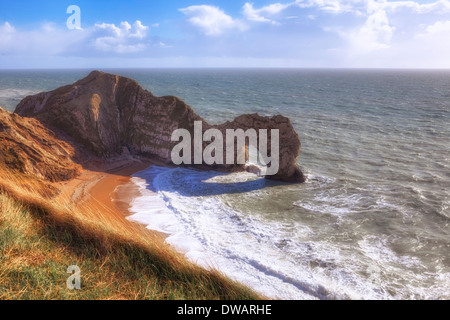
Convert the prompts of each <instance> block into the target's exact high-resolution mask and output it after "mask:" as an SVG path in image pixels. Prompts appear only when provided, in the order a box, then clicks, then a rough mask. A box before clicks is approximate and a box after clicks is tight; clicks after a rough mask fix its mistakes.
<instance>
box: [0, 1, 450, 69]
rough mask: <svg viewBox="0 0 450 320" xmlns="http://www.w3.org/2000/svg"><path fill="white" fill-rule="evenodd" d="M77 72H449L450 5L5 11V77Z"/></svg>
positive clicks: (0, 36) (189, 4) (1, 64)
mask: <svg viewBox="0 0 450 320" xmlns="http://www.w3.org/2000/svg"><path fill="white" fill-rule="evenodd" d="M70 5H77V6H78V7H79V8H80V11H81V17H80V18H81V19H80V22H81V25H80V26H81V27H80V28H78V29H69V28H68V27H67V23H66V22H67V19H68V18H69V17H70V16H71V15H70V14H68V13H67V12H66V11H67V8H68V7H69V6H70ZM77 67H78V68H109V67H114V68H117V67H122V68H127V67H307V68H314V67H324V68H328V67H335V68H352V67H355V68H450V0H426V1H420V0H407V1H386V0H383V1H378V0H343V1H338V0H287V1H283V0H280V1H276V0H274V1H270V0H269V1H266V0H264V1H256V0H254V1H251V2H250V1H245V0H244V1H241V0H221V1H219V0H216V1H206V0H205V1H202V0H198V1H197V0H190V1H185V0H176V1H144V0H128V1H117V0H107V1H99V0H96V1H93V0H91V1H85V0H84V1H83V0H71V1H63V0H55V1H43V2H38V1H31V0H21V1H1V2H0V68H77Z"/></svg>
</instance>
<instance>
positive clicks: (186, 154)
mask: <svg viewBox="0 0 450 320" xmlns="http://www.w3.org/2000/svg"><path fill="white" fill-rule="evenodd" d="M267 133H268V130H267V129H259V131H258V132H257V131H256V130H255V129H253V128H250V129H247V130H246V131H244V130H243V129H226V137H225V148H224V137H223V134H222V132H221V131H220V130H219V129H214V128H212V129H208V130H206V131H205V132H204V133H203V125H202V121H194V137H193V139H192V135H191V133H190V132H189V131H188V130H187V129H176V130H174V131H173V133H172V136H171V141H172V142H179V143H178V144H177V145H175V146H174V147H173V149H172V152H171V158H172V162H173V163H174V164H175V165H180V164H186V165H191V164H192V149H193V150H194V157H193V158H194V159H193V160H194V164H203V163H205V164H207V165H213V164H218V165H223V164H224V162H225V163H226V164H227V165H234V164H241V165H243V164H245V163H246V160H247V158H248V162H249V163H252V164H258V165H260V166H263V167H265V173H264V174H265V175H275V174H277V173H278V169H279V166H280V159H279V158H280V142H279V140H280V138H279V136H280V133H279V129H271V130H270V140H271V141H270V142H271V143H270V149H269V147H268V136H267ZM180 139H181V142H180ZM247 139H248V142H249V143H248V145H247V144H246V141H247ZM192 140H193V141H192ZM203 142H210V144H209V145H207V146H206V147H205V148H204V149H203ZM235 142H236V143H235ZM249 148H250V149H252V151H253V152H248V151H249ZM224 150H225V159H224ZM235 150H237V152H236V153H237V155H236V156H235ZM269 151H270V156H269ZM224 160H225V161H224ZM235 160H236V163H235ZM269 164H270V165H269Z"/></svg>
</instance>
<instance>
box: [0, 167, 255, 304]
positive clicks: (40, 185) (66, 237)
mask: <svg viewBox="0 0 450 320" xmlns="http://www.w3.org/2000/svg"><path fill="white" fill-rule="evenodd" d="M0 177H1V178H0V299H188V300H191V299H258V298H260V297H259V296H258V295H257V294H255V293H254V292H253V291H251V290H250V289H248V288H246V287H244V286H242V285H240V284H238V283H236V282H233V281H231V280H230V279H228V278H226V277H225V276H223V275H222V274H220V273H219V272H217V271H214V270H212V271H208V270H205V269H203V268H200V267H198V266H196V265H194V264H192V263H190V262H188V261H187V260H186V259H185V258H184V257H183V256H182V255H180V254H178V253H176V252H174V251H173V250H172V249H171V248H170V247H169V246H167V245H165V244H164V243H163V242H162V241H161V240H160V239H158V238H157V237H156V236H155V237H154V238H152V237H151V236H149V233H148V232H147V231H146V230H145V229H144V228H143V227H140V226H138V225H133V224H123V223H120V222H119V221H118V220H117V219H111V218H110V217H108V214H111V212H108V209H107V208H105V210H97V209H94V208H90V207H89V206H83V207H81V208H80V207H78V206H76V205H75V204H74V203H73V202H71V200H69V199H66V200H61V199H59V198H54V197H53V196H54V194H55V189H54V187H51V186H50V185H48V184H47V183H46V182H45V181H39V180H35V179H31V178H29V177H26V176H23V175H20V174H17V173H13V172H11V171H8V170H6V169H4V168H1V167H0ZM54 199H58V201H56V200H54ZM97 208H98V206H97ZM70 265H78V266H79V267H80V269H81V278H82V287H81V290H74V291H71V290H68V289H67V288H66V280H67V278H68V277H69V276H70V275H69V274H67V273H66V270H67V268H68V266H70Z"/></svg>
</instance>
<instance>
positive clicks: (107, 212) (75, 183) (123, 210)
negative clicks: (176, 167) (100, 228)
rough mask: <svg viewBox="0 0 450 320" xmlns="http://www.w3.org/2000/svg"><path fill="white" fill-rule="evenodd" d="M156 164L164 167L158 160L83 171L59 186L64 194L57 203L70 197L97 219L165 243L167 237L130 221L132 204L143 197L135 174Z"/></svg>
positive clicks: (120, 163)
mask: <svg viewBox="0 0 450 320" xmlns="http://www.w3.org/2000/svg"><path fill="white" fill-rule="evenodd" d="M155 164H158V165H161V163H158V162H156V161H150V160H146V161H139V160H135V159H133V160H131V161H130V160H124V161H119V162H118V164H117V165H116V166H114V167H112V168H107V169H105V168H99V170H98V171H97V170H92V169H83V170H82V171H81V174H80V175H79V176H78V177H76V178H74V179H72V180H70V181H66V182H64V183H62V184H59V187H60V189H61V193H60V194H59V195H58V196H57V197H56V198H55V200H56V201H58V200H59V201H61V200H64V199H67V198H70V199H71V202H73V204H74V205H75V206H77V207H79V208H83V207H85V206H86V207H89V208H92V209H94V211H95V212H98V214H97V216H96V217H94V218H99V219H101V220H103V219H105V218H106V219H111V220H112V221H113V222H114V223H116V224H120V225H121V226H122V227H125V228H126V229H136V228H139V229H142V230H143V231H144V232H143V233H144V234H146V235H149V236H150V238H151V239H152V240H155V238H156V239H159V240H161V241H162V242H164V241H165V239H166V238H167V236H168V235H167V234H164V233H161V232H158V231H155V230H150V229H147V228H146V226H145V225H144V224H141V223H138V222H134V221H130V220H128V219H127V218H128V217H129V216H131V215H133V214H134V212H131V211H130V209H131V203H132V201H133V200H134V199H135V198H137V197H139V196H140V191H139V189H138V186H136V185H134V184H133V183H132V182H131V178H132V175H133V174H135V173H137V172H139V171H143V170H145V169H147V168H148V167H150V166H152V165H155ZM165 245H168V244H165Z"/></svg>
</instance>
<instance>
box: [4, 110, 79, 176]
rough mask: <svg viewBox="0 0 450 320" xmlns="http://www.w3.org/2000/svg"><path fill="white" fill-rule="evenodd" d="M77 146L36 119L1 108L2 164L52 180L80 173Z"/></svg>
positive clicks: (11, 168) (30, 174)
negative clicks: (76, 155) (67, 141)
mask: <svg viewBox="0 0 450 320" xmlns="http://www.w3.org/2000/svg"><path fill="white" fill-rule="evenodd" d="M73 155H74V150H73V148H72V147H71V146H70V145H69V144H68V143H66V142H64V141H62V140H60V139H58V138H57V137H56V136H55V134H54V133H53V132H52V131H50V130H48V129H47V128H45V127H44V126H43V125H42V124H41V123H40V122H39V121H37V120H35V119H28V118H22V117H20V116H19V115H17V114H13V113H10V112H8V111H5V110H3V109H2V108H0V166H3V167H6V168H8V169H10V170H14V171H18V172H20V173H24V174H26V175H29V176H34V177H36V178H40V179H45V180H49V181H52V182H56V181H65V180H69V179H72V178H73V177H75V176H77V175H78V173H79V170H80V169H81V168H80V166H79V165H77V164H75V163H73V161H72V157H73Z"/></svg>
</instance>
